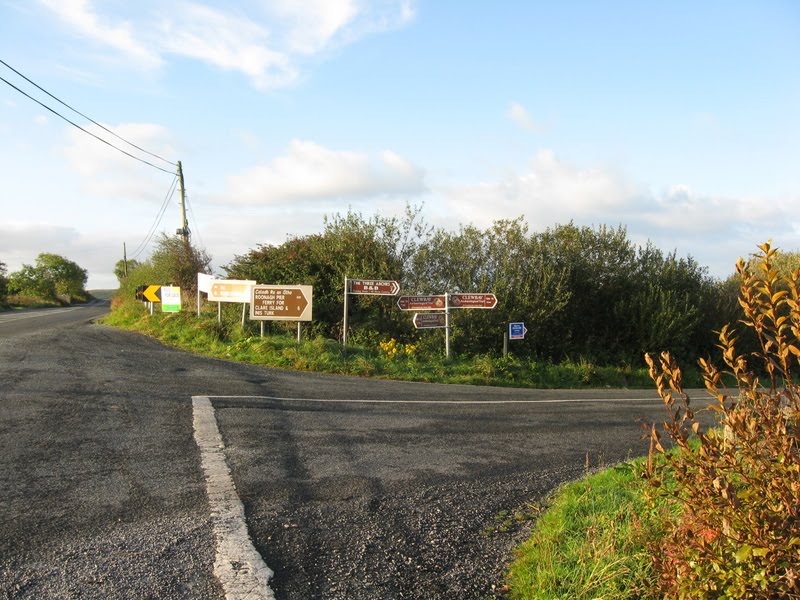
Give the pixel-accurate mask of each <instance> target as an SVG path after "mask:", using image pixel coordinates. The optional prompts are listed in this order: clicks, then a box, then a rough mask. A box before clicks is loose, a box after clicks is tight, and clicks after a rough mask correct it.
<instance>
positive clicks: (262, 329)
mask: <svg viewBox="0 0 800 600" xmlns="http://www.w3.org/2000/svg"><path fill="white" fill-rule="evenodd" d="M261 337H262V338H263V337H264V321H261Z"/></svg>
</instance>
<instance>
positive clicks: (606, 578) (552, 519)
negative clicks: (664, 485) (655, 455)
mask: <svg viewBox="0 0 800 600" xmlns="http://www.w3.org/2000/svg"><path fill="white" fill-rule="evenodd" d="M642 460H643V459H641V460H637V461H633V462H630V463H624V464H621V465H618V466H616V467H612V468H610V469H607V470H605V471H602V472H600V473H597V474H595V475H591V476H589V477H587V478H585V479H583V480H580V481H576V482H572V483H569V484H566V485H564V486H563V487H562V488H560V489H559V490H558V491H557V493H556V494H555V495H554V496H553V498H552V500H551V503H550V505H549V507H548V509H547V511H546V512H544V513H543V514H542V515H541V516H540V517H539V519H538V520H537V522H536V525H535V527H534V530H533V533H532V535H531V537H530V539H529V540H528V541H527V542H525V543H524V544H523V545H522V546H520V547H519V548H518V549H517V551H516V560H515V561H514V563H513V564H512V565H511V567H510V569H509V575H508V586H509V588H510V592H509V595H510V597H511V598H513V599H515V600H520V599H525V600H556V599H559V600H567V599H569V600H594V599H612V598H613V599H615V600H617V599H619V600H623V599H631V600H632V599H648V598H658V597H659V594H658V591H657V590H656V589H654V585H653V584H654V582H655V581H656V576H655V572H654V570H653V567H652V562H651V559H650V557H649V555H648V552H647V543H648V541H651V540H653V539H658V537H659V536H660V535H661V531H662V529H661V528H662V527H663V525H661V524H662V523H664V521H665V515H666V514H667V508H666V506H665V505H651V504H650V503H649V502H648V501H647V500H646V499H645V495H644V491H645V486H646V485H647V483H646V482H645V481H644V480H643V479H642V478H641V477H640V475H639V473H640V472H641V469H642Z"/></svg>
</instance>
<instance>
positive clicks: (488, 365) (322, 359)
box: [103, 302, 652, 389]
mask: <svg viewBox="0 0 800 600" xmlns="http://www.w3.org/2000/svg"><path fill="white" fill-rule="evenodd" d="M212 309H213V307H207V312H203V313H201V316H200V317H199V318H198V317H197V315H196V314H195V313H194V312H193V311H191V310H186V311H184V312H181V313H161V312H160V311H159V310H158V309H156V311H155V313H154V314H153V315H150V314H149V313H148V311H147V310H146V309H145V308H144V306H143V305H142V304H141V303H136V302H127V303H124V304H122V305H120V306H117V307H115V309H114V310H113V311H112V312H111V313H110V315H108V316H107V317H106V318H105V319H104V321H103V322H104V323H106V324H108V325H112V326H115V327H120V328H123V329H129V330H132V331H138V332H141V333H144V334H146V335H149V336H152V337H154V338H156V339H158V340H160V341H162V342H163V343H165V344H168V345H171V346H174V347H177V348H181V349H183V350H187V351H189V352H193V353H196V354H202V355H205V356H212V357H216V358H224V359H231V360H236V361H240V362H247V363H252V364H257V365H262V366H269V367H281V368H287V369H295V370H304V371H317V372H322V373H338V374H346V375H357V376H362V377H376V378H385V379H397V380H406V381H422V382H436V383H452V384H469V385H495V386H510V387H531V388H542V389H548V388H553V389H555V388H561V389H564V388H592V387H595V388H640V389H646V388H651V387H652V382H651V381H650V378H649V376H648V374H647V371H646V369H645V368H639V369H633V368H631V367H599V366H595V365H593V364H591V363H588V362H586V361H577V362H575V361H567V362H564V363H561V364H551V363H547V362H540V361H533V360H527V359H522V358H518V357H515V356H513V355H509V356H508V357H505V358H503V357H494V356H489V355H481V356H456V357H453V358H451V359H449V360H447V359H445V358H444V356H442V354H441V353H436V354H433V355H430V354H420V353H418V352H413V353H412V354H411V355H406V354H405V353H403V352H401V353H398V354H395V355H393V356H392V355H390V354H388V353H387V352H385V351H382V350H381V349H380V348H379V347H375V348H365V347H358V346H352V345H350V346H348V348H347V352H344V350H343V349H342V347H341V345H340V344H339V343H338V342H337V341H335V340H330V339H324V338H319V339H311V340H308V339H304V340H302V341H301V342H300V343H299V344H298V343H297V341H296V339H295V336H294V335H293V334H289V333H278V334H271V335H267V336H265V337H264V338H261V337H260V336H259V335H258V333H257V331H258V329H257V327H258V326H257V325H256V324H254V323H247V325H246V327H245V329H244V330H243V329H242V327H241V322H240V320H239V319H240V316H239V315H240V313H239V314H238V315H234V314H233V312H229V313H227V314H225V315H223V322H222V323H218V322H217V314H216V311H215V310H212Z"/></svg>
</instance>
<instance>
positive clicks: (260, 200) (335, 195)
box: [221, 140, 425, 205]
mask: <svg viewBox="0 0 800 600" xmlns="http://www.w3.org/2000/svg"><path fill="white" fill-rule="evenodd" d="M424 190H425V184H424V174H423V172H422V171H421V170H420V169H418V168H417V167H415V166H414V165H413V164H411V163H410V162H409V161H408V160H406V159H404V158H402V157H401V156H399V155H397V154H395V153H394V152H391V151H388V150H387V151H384V152H383V153H382V154H381V155H380V156H379V157H377V158H371V157H369V156H368V155H366V154H362V153H357V152H349V151H336V150H330V149H328V148H325V147H323V146H321V145H319V144H316V143H314V142H310V141H302V140H294V141H292V142H291V144H290V146H289V149H288V152H287V154H285V155H284V156H280V157H277V158H275V159H274V160H273V161H272V162H271V163H269V164H265V165H259V166H256V167H253V168H251V169H248V170H246V171H244V172H242V173H238V174H236V175H231V176H229V177H228V190H227V192H226V194H225V195H224V198H222V199H221V201H222V202H225V203H231V204H258V205H271V204H276V203H279V202H287V201H312V200H326V199H340V198H360V197H366V196H377V195H383V194H419V193H421V192H423V191H424Z"/></svg>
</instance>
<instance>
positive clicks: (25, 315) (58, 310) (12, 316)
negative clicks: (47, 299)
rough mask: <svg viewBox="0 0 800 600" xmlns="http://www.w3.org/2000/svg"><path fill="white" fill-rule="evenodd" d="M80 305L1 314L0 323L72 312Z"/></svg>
mask: <svg viewBox="0 0 800 600" xmlns="http://www.w3.org/2000/svg"><path fill="white" fill-rule="evenodd" d="M79 308H81V307H79V306H74V307H72V308H48V309H44V310H42V311H41V312H39V311H37V312H33V313H16V314H10V315H3V316H0V323H12V322H14V321H22V320H23V319H35V318H36V317H46V316H47V315H56V314H58V313H63V312H70V311H73V310H78V309H79Z"/></svg>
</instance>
